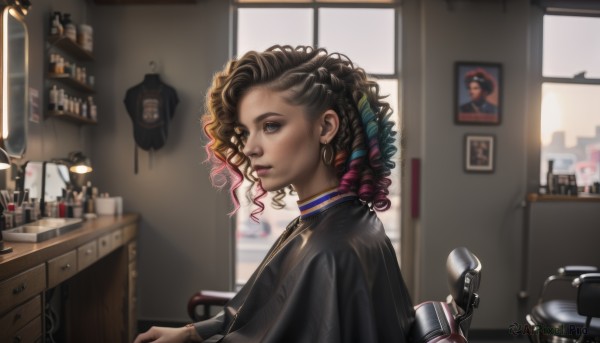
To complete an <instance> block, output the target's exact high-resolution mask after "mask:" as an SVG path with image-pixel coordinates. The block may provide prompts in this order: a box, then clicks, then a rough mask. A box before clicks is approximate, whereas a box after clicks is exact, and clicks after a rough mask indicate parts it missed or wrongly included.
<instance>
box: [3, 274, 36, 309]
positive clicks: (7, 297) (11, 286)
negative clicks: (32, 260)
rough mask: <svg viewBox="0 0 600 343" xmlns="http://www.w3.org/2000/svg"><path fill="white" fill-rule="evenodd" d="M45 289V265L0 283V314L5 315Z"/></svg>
mask: <svg viewBox="0 0 600 343" xmlns="http://www.w3.org/2000/svg"><path fill="white" fill-rule="evenodd" d="M45 288H46V265H45V264H40V265H39V266H37V267H33V268H31V269H29V270H26V271H24V272H22V273H21V274H18V275H16V276H13V277H11V278H10V279H6V280H4V281H2V282H0V314H1V313H5V312H6V311H8V310H10V309H11V308H13V307H15V306H16V305H18V304H21V303H24V302H25V301H26V300H27V299H29V298H31V297H33V296H35V295H37V294H39V293H41V292H42V291H43V290H44V289H45Z"/></svg>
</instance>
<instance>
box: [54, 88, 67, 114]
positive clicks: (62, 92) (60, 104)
mask: <svg viewBox="0 0 600 343" xmlns="http://www.w3.org/2000/svg"><path fill="white" fill-rule="evenodd" d="M56 103H57V105H58V106H57V109H58V110H59V111H64V110H65V90H64V89H62V88H61V89H59V90H58V100H57V102H56Z"/></svg>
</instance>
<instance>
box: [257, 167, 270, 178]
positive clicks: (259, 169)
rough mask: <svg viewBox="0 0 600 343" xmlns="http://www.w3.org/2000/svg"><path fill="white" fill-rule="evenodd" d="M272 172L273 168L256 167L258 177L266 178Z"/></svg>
mask: <svg viewBox="0 0 600 343" xmlns="http://www.w3.org/2000/svg"><path fill="white" fill-rule="evenodd" d="M270 170H271V167H267V166H259V165H256V166H254V171H256V175H258V176H259V177H263V176H266V175H267V174H268V173H269V171H270Z"/></svg>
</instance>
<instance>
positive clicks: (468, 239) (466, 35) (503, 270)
mask: <svg viewBox="0 0 600 343" xmlns="http://www.w3.org/2000/svg"><path fill="white" fill-rule="evenodd" d="M450 4H452V8H449V3H448V2H444V1H436V0H426V1H417V0H414V1H407V2H406V4H405V6H404V8H405V12H404V17H405V18H407V21H406V22H405V27H404V29H405V31H406V37H407V39H406V40H405V41H406V43H409V42H413V43H415V48H412V46H410V45H408V44H405V45H404V46H403V47H404V58H405V60H406V61H409V62H416V65H417V66H419V65H420V68H411V67H410V65H406V64H404V66H405V73H406V74H407V75H406V77H407V78H408V79H409V80H411V81H415V84H416V85H417V87H419V88H418V89H417V90H415V89H411V86H412V83H410V82H408V81H407V82H405V85H404V87H405V93H404V94H405V96H404V99H405V101H406V103H405V109H407V111H406V112H405V139H406V146H407V155H406V156H407V157H406V159H410V158H412V157H418V158H421V163H422V173H421V177H422V180H421V181H422V183H421V185H422V188H421V190H422V191H421V197H422V198H421V209H422V212H421V216H420V218H421V219H420V220H415V221H412V222H411V223H410V224H411V225H412V227H413V228H414V229H415V233H414V236H415V244H416V245H417V246H418V248H417V251H418V255H417V262H416V263H417V265H418V267H417V271H416V279H415V287H416V289H417V291H416V292H415V297H416V298H417V299H418V300H425V299H443V298H444V297H445V295H446V294H447V293H448V290H447V284H446V279H445V277H444V275H445V274H444V273H445V259H446V257H447V255H448V253H449V252H450V250H452V249H453V248H454V247H457V246H467V247H468V248H469V249H471V250H472V251H473V252H474V253H475V254H477V255H478V256H479V258H480V259H481V261H482V262H483V268H484V269H483V280H482V287H481V291H480V295H481V298H482V300H481V306H480V309H479V310H478V313H477V315H476V316H475V319H474V320H473V327H475V328H478V329H488V328H491V329H505V328H506V327H508V325H510V323H512V322H513V321H515V320H518V318H519V317H518V313H517V311H518V309H517V298H516V295H517V292H518V288H519V271H520V267H519V265H520V261H521V256H520V252H521V237H520V234H521V229H522V209H521V207H520V203H521V200H522V199H524V196H525V193H526V189H525V183H526V182H525V179H526V173H525V168H526V151H527V149H525V148H524V147H525V146H526V144H525V143H526V142H525V137H526V135H527V131H526V123H527V122H526V118H527V106H528V88H527V74H528V69H527V68H528V50H529V41H528V32H529V24H528V23H529V13H530V11H531V9H530V5H529V3H528V2H527V1H512V2H507V7H506V11H503V7H502V2H500V1H498V2H494V1H487V2H479V3H477V2H470V1H454V2H450ZM456 61H479V62H498V63H501V64H502V65H503V72H504V75H503V78H504V85H503V91H504V100H503V115H502V123H501V125H499V126H463V125H460V126H459V125H455V124H454V120H453V116H454V112H453V106H454V98H453V96H454V62H456ZM413 132H414V135H413ZM466 133H482V134H493V135H495V137H496V147H497V151H496V170H495V172H494V173H492V174H468V173H465V172H464V171H463V158H464V154H463V149H464V143H463V142H464V135H465V134H466ZM406 206H407V205H405V210H406V209H407V208H406ZM405 213H408V212H405Z"/></svg>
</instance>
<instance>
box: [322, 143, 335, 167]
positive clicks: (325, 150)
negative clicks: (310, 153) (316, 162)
mask: <svg viewBox="0 0 600 343" xmlns="http://www.w3.org/2000/svg"><path fill="white" fill-rule="evenodd" d="M333 155H334V151H333V146H331V144H327V143H325V144H324V145H323V146H322V147H321V157H322V159H323V163H325V165H326V166H330V165H331V163H332V162H333Z"/></svg>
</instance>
